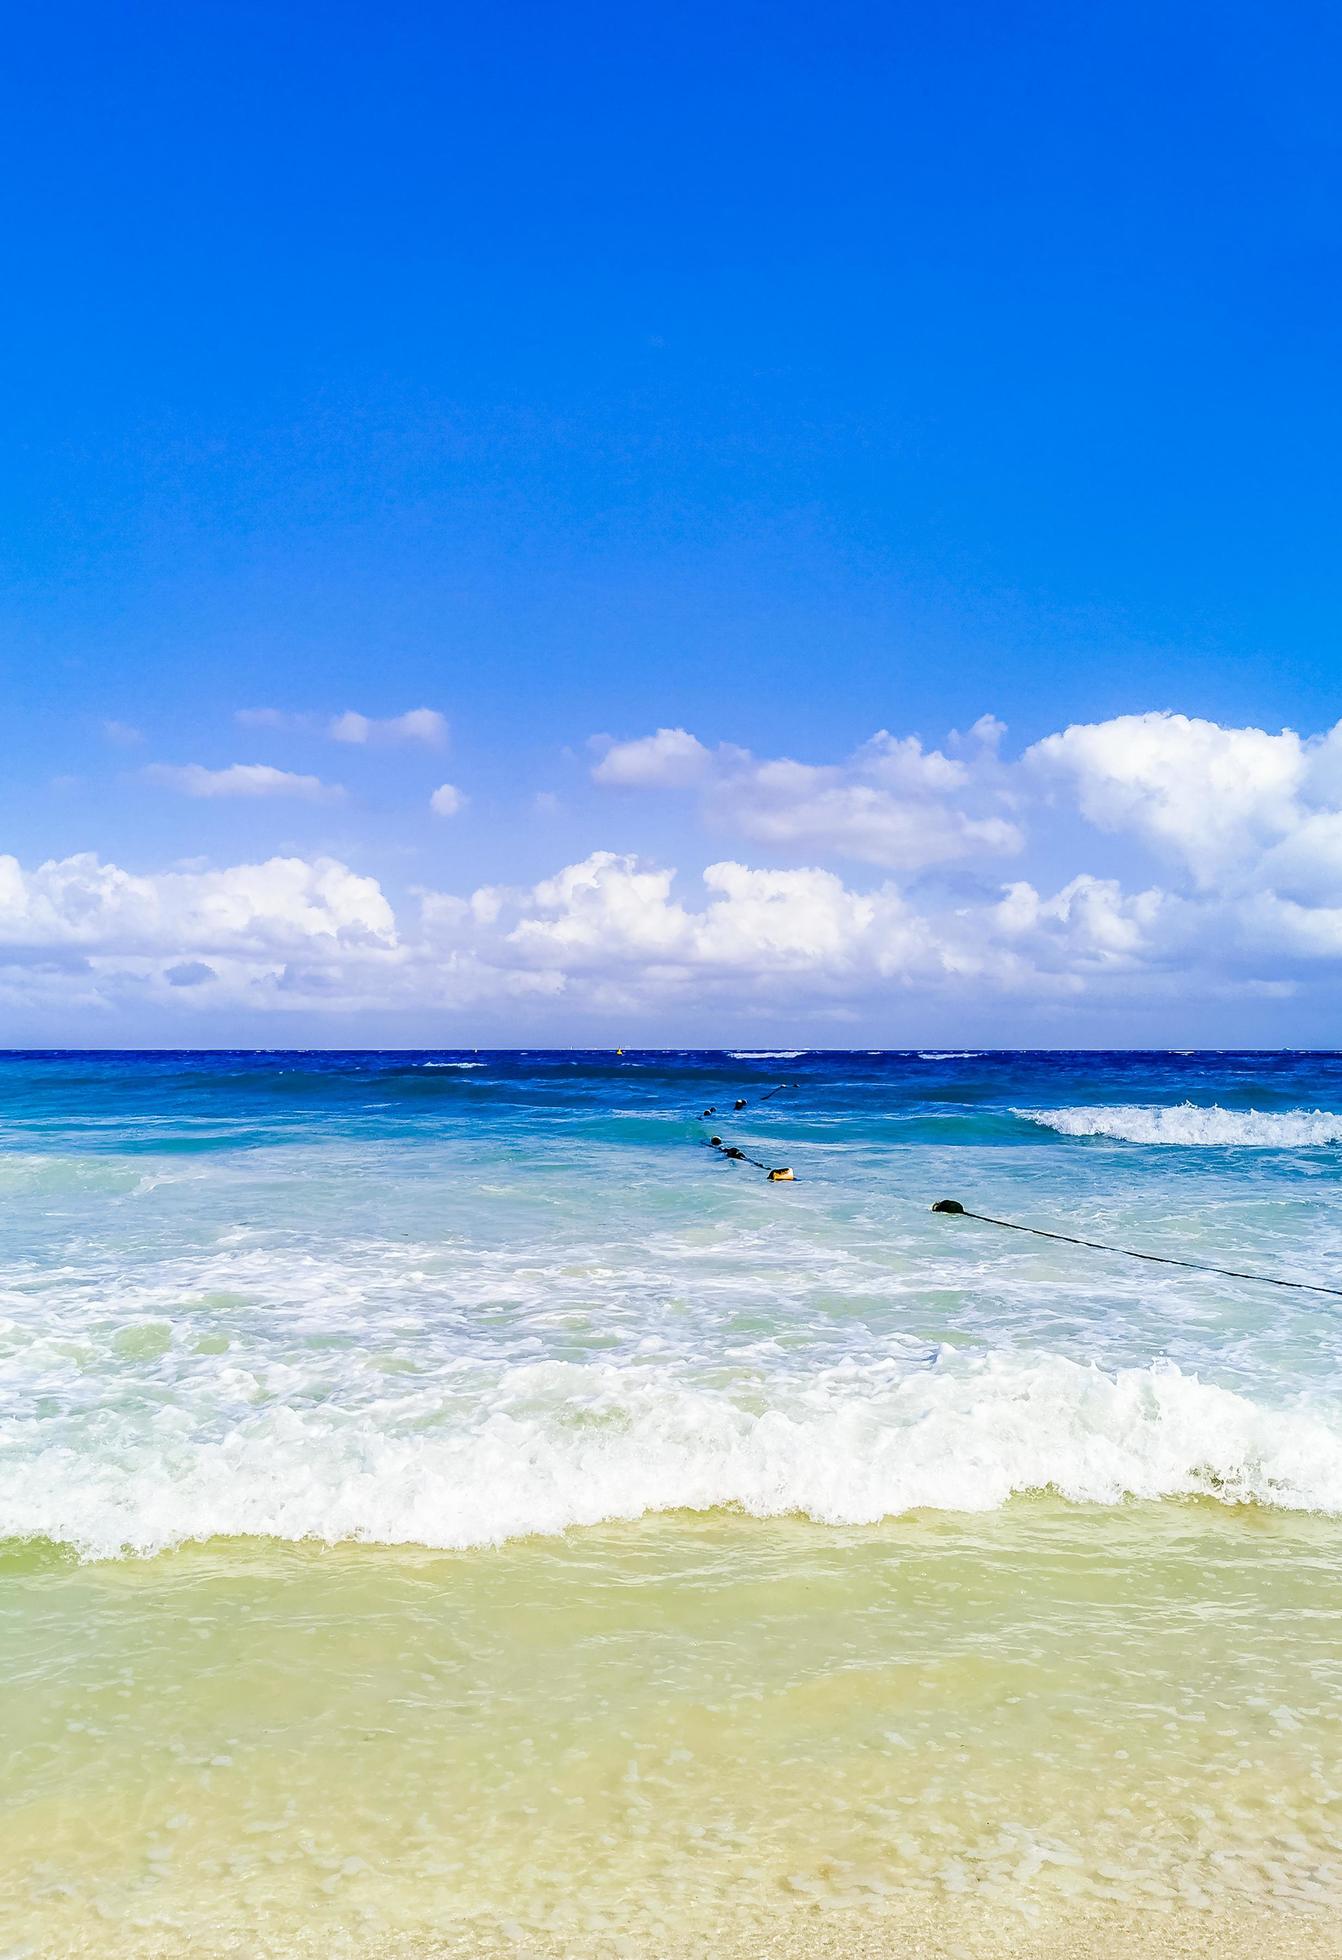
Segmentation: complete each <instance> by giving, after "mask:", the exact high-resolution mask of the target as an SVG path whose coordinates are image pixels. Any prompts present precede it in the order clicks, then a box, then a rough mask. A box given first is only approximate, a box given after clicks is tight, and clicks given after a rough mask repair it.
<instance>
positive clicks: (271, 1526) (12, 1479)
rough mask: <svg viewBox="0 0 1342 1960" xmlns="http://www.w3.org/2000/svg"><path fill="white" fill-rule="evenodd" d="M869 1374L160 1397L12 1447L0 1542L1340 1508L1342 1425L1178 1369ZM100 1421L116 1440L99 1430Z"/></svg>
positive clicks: (1048, 1365) (468, 1543)
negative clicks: (345, 1399)
mask: <svg viewBox="0 0 1342 1960" xmlns="http://www.w3.org/2000/svg"><path fill="white" fill-rule="evenodd" d="M888 1365H889V1364H883V1365H876V1366H873V1367H872V1368H871V1369H870V1370H869V1371H865V1372H864V1371H856V1372H855V1371H854V1370H852V1369H851V1368H847V1369H839V1368H835V1369H831V1370H829V1371H822V1372H821V1373H819V1374H816V1375H812V1376H810V1377H808V1378H806V1379H804V1380H799V1381H795V1382H793V1383H791V1384H790V1385H788V1384H783V1383H778V1382H775V1383H773V1384H771V1385H770V1388H769V1391H768V1395H769V1404H768V1406H765V1407H761V1406H760V1397H759V1394H758V1384H757V1385H756V1386H757V1392H756V1394H755V1395H753V1396H752V1397H751V1398H750V1400H749V1401H748V1402H747V1401H746V1400H745V1399H744V1398H743V1399H742V1400H737V1399H734V1398H733V1397H732V1396H731V1395H730V1394H728V1393H727V1392H725V1391H724V1390H722V1389H718V1388H710V1387H706V1386H701V1385H695V1384H691V1383H688V1382H686V1381H685V1380H684V1379H683V1378H678V1377H677V1376H676V1375H675V1374H674V1373H672V1372H671V1371H669V1370H668V1369H666V1368H665V1367H661V1368H658V1367H657V1366H655V1365H653V1364H649V1365H646V1366H633V1367H630V1366H626V1367H619V1366H617V1365H615V1364H613V1363H600V1364H587V1365H579V1364H575V1363H567V1362H559V1361H547V1362H536V1363H531V1364H522V1365H518V1366H515V1367H513V1368H511V1369H509V1370H506V1371H505V1373H504V1375H503V1376H502V1377H501V1378H500V1379H499V1380H498V1381H497V1382H496V1384H495V1385H494V1388H493V1389H492V1391H490V1392H489V1393H487V1394H486V1395H484V1396H483V1397H479V1398H473V1400H472V1403H471V1405H470V1409H469V1412H467V1410H466V1409H464V1408H459V1409H458V1411H457V1413H456V1414H455V1415H449V1413H448V1411H447V1410H446V1408H440V1409H439V1410H438V1412H437V1418H438V1419H437V1420H436V1421H427V1420H426V1414H427V1412H426V1409H425V1405H424V1403H423V1401H421V1400H419V1399H417V1398H415V1397H414V1396H409V1397H407V1398H406V1399H405V1400H403V1401H400V1402H398V1401H395V1400H394V1399H391V1398H389V1397H388V1398H384V1399H381V1400H379V1401H378V1402H377V1403H376V1404H375V1405H372V1406H364V1407H362V1408H359V1409H349V1408H346V1409H343V1410H342V1409H334V1408H332V1406H331V1405H330V1404H326V1405H324V1406H322V1407H320V1408H318V1407H310V1408H308V1409H296V1408H293V1407H288V1408H275V1407H271V1408H268V1409H260V1410H253V1411H250V1412H248V1413H247V1414H245V1415H242V1416H239V1415H238V1414H237V1412H236V1405H234V1408H233V1411H232V1413H231V1415H230V1416H229V1417H228V1418H227V1419H226V1418H225V1417H224V1415H223V1411H222V1409H221V1410H220V1411H218V1420H219V1428H218V1429H217V1431H216V1432H215V1433H209V1430H208V1428H206V1427H204V1426H203V1425H202V1418H201V1417H200V1416H199V1414H197V1413H195V1411H196V1409H197V1407H198V1405H196V1404H193V1405H192V1409H193V1416H192V1419H191V1423H190V1426H188V1423H187V1418H186V1414H185V1411H184V1410H183V1409H182V1408H180V1407H179V1408H176V1409H173V1410H163V1409H158V1410H157V1411H156V1412H155V1413H154V1414H153V1415H151V1416H148V1417H147V1418H142V1419H141V1421H140V1422H139V1423H138V1424H137V1425H136V1427H135V1429H134V1432H132V1431H131V1430H130V1429H128V1428H127V1427H126V1426H124V1425H125V1423H126V1418H125V1417H123V1418H122V1419H121V1421H120V1422H119V1423H117V1424H107V1423H102V1424H100V1426H99V1427H98V1429H97V1431H96V1440H95V1432H94V1431H93V1429H91V1428H90V1429H89V1430H86V1431H79V1430H77V1429H75V1428H73V1427H71V1426H69V1425H62V1426H61V1430H62V1433H63V1436H64V1439H65V1440H63V1441H53V1442H51V1443H47V1444H46V1445H45V1446H41V1445H38V1446H36V1447H33V1445H35V1444H38V1437H37V1434H36V1433H35V1432H36V1426H35V1425H24V1426H23V1427H24V1428H25V1429H26V1436H25V1437H24V1441H25V1442H26V1443H27V1444H28V1445H29V1446H30V1447H29V1448H27V1449H26V1450H25V1451H24V1452H23V1458H24V1460H23V1461H22V1462H20V1461H19V1460H18V1458H17V1456H16V1453H15V1452H14V1451H13V1450H11V1451H10V1452H9V1453H8V1455H7V1459H6V1467H5V1469H4V1472H3V1475H0V1540H4V1539H8V1540H15V1539H46V1540H50V1541H56V1542H58V1543H60V1544H63V1545H67V1546H70V1547H73V1548H75V1549H76V1550H78V1551H79V1552H80V1553H81V1554H82V1555H84V1556H86V1557H94V1558H108V1557H116V1556H121V1555H124V1554H126V1553H138V1554H149V1553H154V1552H157V1551H160V1550H164V1549H166V1548H167V1547H169V1546H172V1545H177V1544H181V1543H184V1542H188V1541H193V1540H204V1539H210V1538H217V1537H268V1538H277V1539H286V1540H291V1541H297V1540H303V1539H317V1540H324V1541H326V1542H328V1543H334V1542H337V1541H342V1540H364V1541H369V1542H376V1543H380V1544H411V1543H413V1544H422V1545H428V1546H435V1547H442V1548H451V1549H466V1548H470V1547H480V1546H490V1545H497V1544H500V1543H502V1542H503V1541H504V1540H506V1539H510V1538H516V1537H520V1536H527V1535H531V1534H546V1535H553V1534H557V1533H561V1532H563V1531H565V1530H567V1529H569V1528H571V1527H574V1526H582V1525H593V1524H598V1523H604V1522H608V1521H612V1520H619V1519H634V1518H637V1517H640V1516H643V1515H644V1514H646V1513H649V1512H665V1511H675V1510H691V1511H698V1512H705V1511H713V1510H720V1509H736V1510H739V1511H744V1512H747V1513H749V1514H750V1515H752V1516H754V1517H777V1516H782V1515H785V1514H800V1515H803V1516H806V1517H809V1518H812V1519H815V1520H817V1521H819V1522H823V1523H825V1524H829V1525H863V1524H871V1523H875V1522H877V1521H879V1520H880V1519H882V1518H886V1517H890V1516H893V1515H898V1514H901V1513H905V1512H909V1511H916V1510H929V1509H930V1510H941V1511H962V1512H974V1511H988V1510H993V1509H996V1508H997V1507H998V1506H1000V1505H1002V1504H1004V1503H1006V1501H1007V1500H1008V1499H1009V1498H1011V1497H1012V1496H1013V1495H1016V1494H1020V1493H1026V1492H1031V1491H1042V1490H1050V1491H1053V1492H1056V1493H1058V1494H1059V1495H1061V1496H1062V1497H1064V1498H1066V1499H1069V1500H1071V1501H1073V1502H1076V1503H1085V1504H1104V1505H1111V1504H1117V1503H1120V1502H1122V1501H1123V1500H1125V1499H1129V1498H1135V1499H1145V1500H1151V1499H1158V1498H1184V1497H1202V1498H1213V1499H1218V1500H1220V1501H1221V1502H1223V1503H1225V1504H1261V1505H1272V1506H1278V1507H1283V1508H1286V1509H1291V1510H1310V1511H1322V1512H1332V1513H1338V1512H1342V1427H1339V1426H1337V1425H1336V1424H1335V1423H1332V1422H1330V1421H1328V1420H1327V1419H1325V1417H1324V1416H1323V1415H1322V1414H1321V1413H1320V1412H1319V1411H1318V1410H1317V1409H1316V1408H1314V1407H1312V1406H1310V1405H1308V1404H1306V1403H1304V1402H1299V1403H1297V1404H1296V1405H1294V1406H1293V1407H1289V1408H1283V1409H1272V1408H1266V1407H1260V1406H1259V1405H1257V1404H1256V1403H1253V1402H1251V1401H1249V1400H1248V1399H1246V1398H1245V1397H1244V1396H1241V1395H1238V1394H1235V1393H1233V1392H1232V1391H1230V1390H1228V1389H1223V1388H1218V1387H1215V1386H1213V1385H1211V1384H1208V1383H1206V1382H1203V1381H1200V1380H1199V1379H1198V1377H1197V1376H1195V1375H1189V1374H1184V1373H1181V1372H1180V1370H1179V1369H1178V1368H1176V1367H1175V1366H1174V1365H1173V1364H1169V1363H1165V1364H1158V1365H1156V1366H1153V1367H1149V1368H1130V1369H1125V1370H1121V1371H1119V1372H1118V1373H1112V1374H1111V1373H1106V1372H1104V1371H1103V1370H1101V1369H1099V1368H1097V1367H1094V1366H1084V1365H1081V1364H1079V1363H1076V1362H1072V1361H1069V1360H1066V1359H1064V1358H1063V1357H1061V1356H1057V1355H1048V1354H1041V1355H1035V1356H1028V1355H1010V1356H997V1357H991V1358H987V1359H983V1358H974V1359H966V1358H965V1357H964V1356H962V1355H948V1354H947V1353H946V1352H945V1351H943V1352H942V1354H941V1356H940V1358H938V1359H937V1360H936V1361H935V1362H934V1363H933V1365H930V1366H927V1367H924V1368H921V1369H919V1370H917V1371H916V1372H913V1373H909V1374H906V1375H904V1376H903V1377H902V1378H900V1379H898V1380H897V1381H892V1380H891V1378H890V1375H889V1372H888ZM112 1432H115V1433H112Z"/></svg>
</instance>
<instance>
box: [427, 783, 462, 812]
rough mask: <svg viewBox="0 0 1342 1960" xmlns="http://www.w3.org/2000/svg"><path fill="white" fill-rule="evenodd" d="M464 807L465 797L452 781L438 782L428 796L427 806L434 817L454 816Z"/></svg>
mask: <svg viewBox="0 0 1342 1960" xmlns="http://www.w3.org/2000/svg"><path fill="white" fill-rule="evenodd" d="M465 807H466V798H465V797H464V796H463V794H462V792H461V791H460V790H459V789H458V788H457V787H456V785H455V784H454V783H440V784H439V786H438V788H437V789H436V790H435V791H434V792H433V795H432V796H431V797H430V798H429V808H430V809H431V810H432V811H433V813H434V815H435V816H436V817H455V816H456V814H457V812H458V810H464V809H465Z"/></svg>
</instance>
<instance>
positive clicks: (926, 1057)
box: [918, 1048, 984, 1062]
mask: <svg viewBox="0 0 1342 1960" xmlns="http://www.w3.org/2000/svg"><path fill="white" fill-rule="evenodd" d="M983 1052H984V1051H983V1049H982V1048H947V1049H944V1050H943V1049H937V1048H920V1049H919V1050H918V1060H919V1061H920V1062H976V1061H978V1059H979V1057H980V1056H981V1055H982V1054H983Z"/></svg>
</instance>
